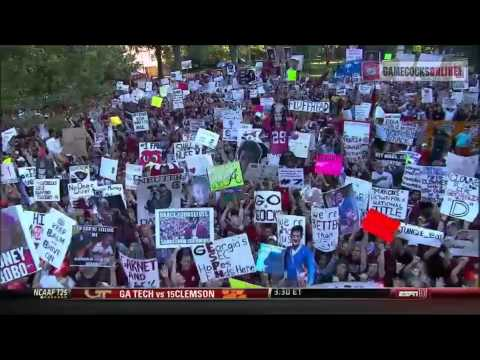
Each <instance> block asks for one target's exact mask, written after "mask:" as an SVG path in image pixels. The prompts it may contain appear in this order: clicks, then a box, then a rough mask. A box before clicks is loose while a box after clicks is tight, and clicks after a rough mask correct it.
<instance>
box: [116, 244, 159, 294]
mask: <svg viewBox="0 0 480 360" xmlns="http://www.w3.org/2000/svg"><path fill="white" fill-rule="evenodd" d="M119 256H120V263H121V264H122V268H123V271H124V272H125V275H126V276H127V279H128V287H129V288H142V289H151V288H159V287H160V276H159V274H158V262H157V259H146V260H144V259H132V258H129V257H128V256H125V255H123V254H122V253H120V252H119Z"/></svg>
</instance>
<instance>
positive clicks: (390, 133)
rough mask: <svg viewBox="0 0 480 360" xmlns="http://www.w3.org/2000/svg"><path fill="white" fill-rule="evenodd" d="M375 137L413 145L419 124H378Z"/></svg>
mask: <svg viewBox="0 0 480 360" xmlns="http://www.w3.org/2000/svg"><path fill="white" fill-rule="evenodd" d="M376 129H377V131H376V134H375V137H377V138H379V139H380V140H382V141H386V142H390V143H394V144H402V145H408V146H411V145H412V144H413V141H414V140H415V136H416V134H417V125H407V124H401V125H397V126H394V125H377V126H376Z"/></svg>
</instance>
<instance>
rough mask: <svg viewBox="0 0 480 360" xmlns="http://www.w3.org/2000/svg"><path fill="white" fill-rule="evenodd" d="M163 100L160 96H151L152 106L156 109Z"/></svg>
mask: <svg viewBox="0 0 480 360" xmlns="http://www.w3.org/2000/svg"><path fill="white" fill-rule="evenodd" d="M162 102H163V98H161V97H160V96H152V106H155V107H157V108H159V107H162Z"/></svg>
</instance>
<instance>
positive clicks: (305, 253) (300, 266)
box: [285, 245, 316, 285]
mask: <svg viewBox="0 0 480 360" xmlns="http://www.w3.org/2000/svg"><path fill="white" fill-rule="evenodd" d="M299 246H300V249H298V251H297V252H296V253H295V255H293V256H292V247H291V246H289V247H288V248H287V251H286V254H285V271H286V272H287V280H290V281H297V280H298V278H297V274H298V273H300V272H304V267H306V268H307V272H308V280H307V285H313V283H314V280H315V271H316V269H315V261H314V259H313V254H312V252H311V251H310V249H309V248H307V247H306V246H305V245H299Z"/></svg>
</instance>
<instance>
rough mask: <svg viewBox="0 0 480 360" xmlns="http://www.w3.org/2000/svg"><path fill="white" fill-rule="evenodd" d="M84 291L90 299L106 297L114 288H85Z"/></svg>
mask: <svg viewBox="0 0 480 360" xmlns="http://www.w3.org/2000/svg"><path fill="white" fill-rule="evenodd" d="M90 292H92V293H90ZM84 293H85V297H87V298H89V299H106V298H107V295H110V294H111V293H112V290H85V292H84Z"/></svg>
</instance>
